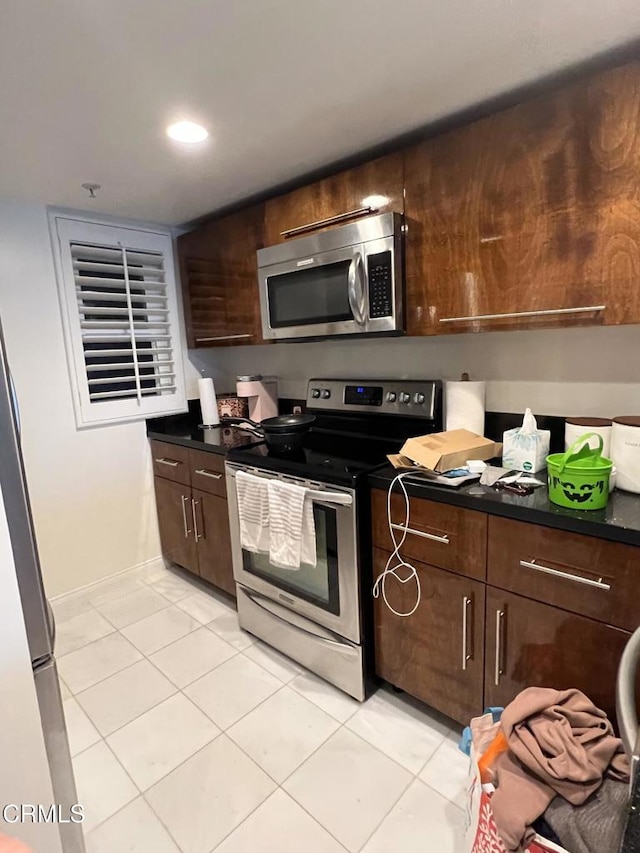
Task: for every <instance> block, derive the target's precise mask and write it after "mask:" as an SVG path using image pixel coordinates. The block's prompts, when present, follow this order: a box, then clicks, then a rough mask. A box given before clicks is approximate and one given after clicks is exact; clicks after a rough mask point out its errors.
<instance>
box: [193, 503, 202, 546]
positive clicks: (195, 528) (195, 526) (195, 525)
mask: <svg viewBox="0 0 640 853" xmlns="http://www.w3.org/2000/svg"><path fill="white" fill-rule="evenodd" d="M199 504H200V501H196V500H194V499H193V498H191V515H192V516H193V535H194V536H195V538H196V542H198V541H199V540H200V539H204V535H203V534H202V533H200V531H199V530H198V514H197V513H196V507H197V506H199Z"/></svg>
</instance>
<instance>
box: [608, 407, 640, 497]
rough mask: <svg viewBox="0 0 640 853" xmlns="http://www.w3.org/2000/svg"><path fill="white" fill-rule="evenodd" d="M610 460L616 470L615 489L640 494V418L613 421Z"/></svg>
mask: <svg viewBox="0 0 640 853" xmlns="http://www.w3.org/2000/svg"><path fill="white" fill-rule="evenodd" d="M611 458H612V459H613V462H614V465H615V466H616V468H617V469H618V476H617V480H616V487H617V488H618V489H623V490H624V491H626V492H637V493H640V416H639V415H622V416H620V417H617V418H614V419H613V430H612V432H611Z"/></svg>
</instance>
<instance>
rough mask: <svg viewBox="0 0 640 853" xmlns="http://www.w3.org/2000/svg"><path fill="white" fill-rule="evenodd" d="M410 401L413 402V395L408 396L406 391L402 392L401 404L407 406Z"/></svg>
mask: <svg viewBox="0 0 640 853" xmlns="http://www.w3.org/2000/svg"><path fill="white" fill-rule="evenodd" d="M410 400H411V394H407V392H406V391H402V393H401V394H400V402H401V403H405V404H406V403H408V402H409V401H410Z"/></svg>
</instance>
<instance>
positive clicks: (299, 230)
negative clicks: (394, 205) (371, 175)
mask: <svg viewBox="0 0 640 853" xmlns="http://www.w3.org/2000/svg"><path fill="white" fill-rule="evenodd" d="M377 210H378V208H377V207H370V206H369V207H358V208H356V210H348V211H347V212H346V213H338V214H336V216H328V217H327V218H326V219H316V221H315V222H307V224H306V225H298V226H297V227H296V228H287V230H286V231H281V232H280V236H281V237H284V238H285V239H287V238H288V237H295V236H296V234H304V232H305V231H313V230H314V228H323V227H324V226H325V225H335V224H336V223H338V222H344V221H345V219H353V218H354V217H355V216H365V215H366V214H367V213H375V212H376V211H377Z"/></svg>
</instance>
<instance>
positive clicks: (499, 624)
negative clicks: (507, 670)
mask: <svg viewBox="0 0 640 853" xmlns="http://www.w3.org/2000/svg"><path fill="white" fill-rule="evenodd" d="M503 627H504V610H496V672H495V685H496V687H499V686H500V676H501V675H502V673H503V671H504V670H503V669H502V630H503Z"/></svg>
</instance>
